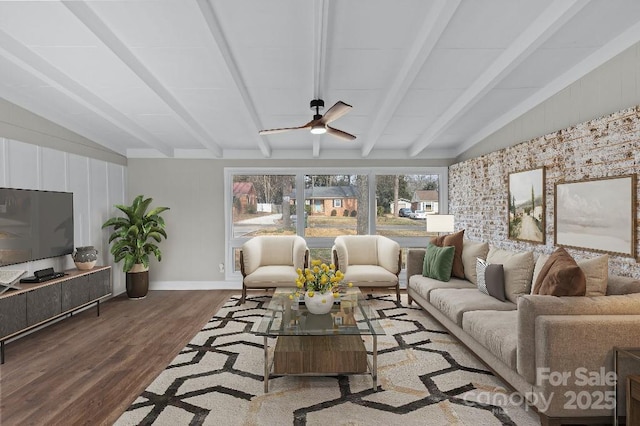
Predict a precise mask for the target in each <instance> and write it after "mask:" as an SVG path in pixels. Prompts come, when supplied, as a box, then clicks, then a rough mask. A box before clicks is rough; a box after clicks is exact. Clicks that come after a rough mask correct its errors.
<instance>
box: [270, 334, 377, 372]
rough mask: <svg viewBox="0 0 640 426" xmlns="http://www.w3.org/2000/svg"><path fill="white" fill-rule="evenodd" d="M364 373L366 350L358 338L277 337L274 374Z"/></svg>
mask: <svg viewBox="0 0 640 426" xmlns="http://www.w3.org/2000/svg"><path fill="white" fill-rule="evenodd" d="M366 372H367V350H366V349H365V347H364V343H363V342H362V338H361V337H360V336H280V337H278V340H277V342H276V348H275V351H274V355H273V374H349V373H366Z"/></svg>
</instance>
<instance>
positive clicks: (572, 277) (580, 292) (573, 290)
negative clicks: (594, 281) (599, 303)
mask: <svg viewBox="0 0 640 426" xmlns="http://www.w3.org/2000/svg"><path fill="white" fill-rule="evenodd" d="M586 291H587V279H586V277H585V274H584V272H583V271H582V269H580V267H579V266H578V264H577V263H576V261H575V260H574V259H573V257H571V255H570V254H569V253H567V251H566V250H565V249H564V248H562V247H559V248H558V249H556V251H554V252H553V253H552V254H551V256H549V259H547V262H546V263H545V264H544V266H543V267H542V269H541V270H540V273H539V275H538V278H537V279H536V282H535V283H533V294H541V295H549V296H584V295H585V293H586Z"/></svg>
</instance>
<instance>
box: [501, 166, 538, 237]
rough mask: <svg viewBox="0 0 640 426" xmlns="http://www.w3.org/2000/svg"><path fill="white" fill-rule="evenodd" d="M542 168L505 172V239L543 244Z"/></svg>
mask: <svg viewBox="0 0 640 426" xmlns="http://www.w3.org/2000/svg"><path fill="white" fill-rule="evenodd" d="M544 177H545V176H544V167H541V168H538V169H532V170H525V171H522V172H517V173H509V201H508V213H507V214H508V219H509V220H508V222H509V239H512V240H520V241H529V242H533V243H540V244H544V243H545V235H546V232H545V205H546V204H545V194H544Z"/></svg>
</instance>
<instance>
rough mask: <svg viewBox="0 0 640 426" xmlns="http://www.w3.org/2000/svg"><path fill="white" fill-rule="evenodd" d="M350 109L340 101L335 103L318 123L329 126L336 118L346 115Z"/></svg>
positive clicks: (349, 106)
mask: <svg viewBox="0 0 640 426" xmlns="http://www.w3.org/2000/svg"><path fill="white" fill-rule="evenodd" d="M351 108H353V107H352V106H351V105H348V104H345V103H344V102H342V101H338V102H336V103H335V105H334V106H332V107H331V108H329V109H328V110H327V112H326V113H325V114H324V115H323V116H322V118H321V119H320V121H322V123H324V124H329V123H331V122H332V121H334V120H337V119H338V118H340V117H342V116H343V115H345V114H346V113H348V112H349V111H350V110H351Z"/></svg>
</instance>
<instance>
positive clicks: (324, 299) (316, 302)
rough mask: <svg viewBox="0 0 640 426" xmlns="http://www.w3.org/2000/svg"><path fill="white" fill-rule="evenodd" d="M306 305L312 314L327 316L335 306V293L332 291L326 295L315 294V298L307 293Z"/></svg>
mask: <svg viewBox="0 0 640 426" xmlns="http://www.w3.org/2000/svg"><path fill="white" fill-rule="evenodd" d="M304 304H305V305H306V306H307V310H308V311H309V312H311V313H312V314H326V313H328V312H329V311H331V307H332V306H333V293H332V292H330V291H327V292H324V293H317V292H314V294H313V297H311V296H309V292H308V291H307V292H306V293H305V294H304Z"/></svg>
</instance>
